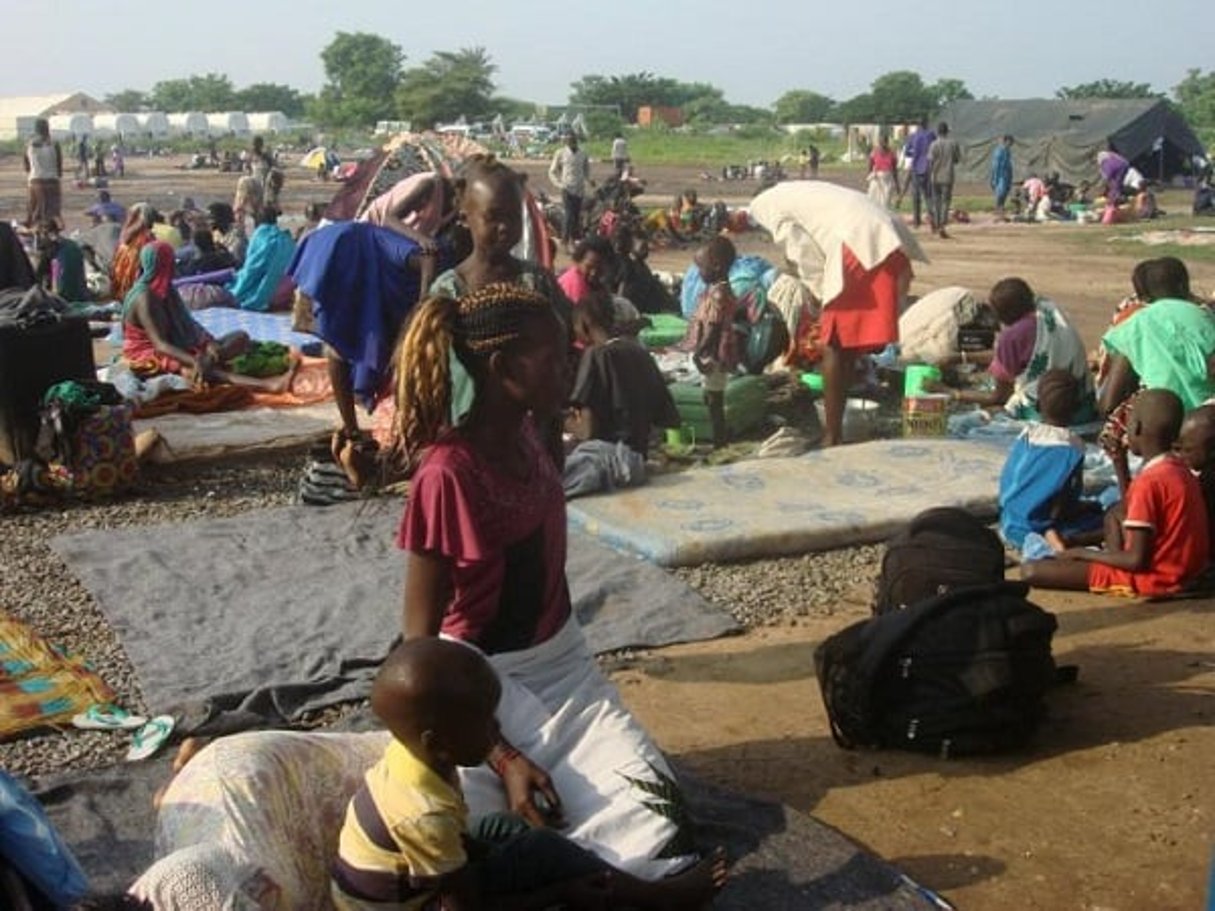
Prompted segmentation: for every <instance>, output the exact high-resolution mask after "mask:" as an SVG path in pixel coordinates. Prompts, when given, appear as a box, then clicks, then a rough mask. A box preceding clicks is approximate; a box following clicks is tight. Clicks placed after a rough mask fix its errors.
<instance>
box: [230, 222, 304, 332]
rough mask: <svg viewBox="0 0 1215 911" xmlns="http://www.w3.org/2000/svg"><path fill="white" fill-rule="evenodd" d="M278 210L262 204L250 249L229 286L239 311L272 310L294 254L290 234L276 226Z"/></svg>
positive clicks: (293, 244) (251, 238)
mask: <svg viewBox="0 0 1215 911" xmlns="http://www.w3.org/2000/svg"><path fill="white" fill-rule="evenodd" d="M278 214H279V213H278V209H276V208H274V206H264V207H263V208H262V209H261V210H260V212H259V214H258V218H257V228H256V229H255V230H254V232H253V236H252V237H250V238H249V250H248V252H247V253H246V254H245V261H244V262H243V263H242V264H241V267H240V271H239V272H237V273H236V278H234V279H233V280H232V284H230V285H229V286H228V290H229V291H231V292H232V296H233V297H234V298H236V302H237V305H238V306H239V307H240V308H241V309H242V310H257V311H261V312H265V311H267V310H270V309H272V305H273V303H274V300H275V296H276V292H277V291H278V286H279V282H281V281H282V280H283V277H284V276H285V275H286V274H287V267H288V266H290V265H291V258H292V257H293V256H294V255H295V241H293V240H292V239H291V234H290V233H289V232H288V231H285V230H283V229H282V228H280V227H279V226H278Z"/></svg>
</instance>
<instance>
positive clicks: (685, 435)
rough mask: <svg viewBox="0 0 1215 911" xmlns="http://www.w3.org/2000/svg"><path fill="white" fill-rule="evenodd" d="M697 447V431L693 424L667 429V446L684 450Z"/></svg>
mask: <svg viewBox="0 0 1215 911" xmlns="http://www.w3.org/2000/svg"><path fill="white" fill-rule="evenodd" d="M695 445H696V430H695V429H694V428H693V427H692V425H691V424H684V425H683V426H682V427H668V428H667V446H669V447H671V448H672V449H682V448H684V447H685V446H695Z"/></svg>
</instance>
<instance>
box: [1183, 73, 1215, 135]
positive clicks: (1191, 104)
mask: <svg viewBox="0 0 1215 911" xmlns="http://www.w3.org/2000/svg"><path fill="white" fill-rule="evenodd" d="M1173 91H1174V93H1175V94H1176V96H1177V103H1178V107H1180V108H1181V113H1182V114H1183V115H1184V116H1185V118H1186V120H1188V121H1189V122H1190V124H1191V125H1193V126H1195V127H1197V128H1198V129H1200V130H1210V129H1215V70H1212V71H1211V72H1209V73H1206V74H1203V72H1202V70H1199V69H1191V70H1187V71H1186V74H1185V79H1183V80H1181V82H1180V83H1179V84H1178V85H1177V87H1176V88H1175V89H1174V90H1173Z"/></svg>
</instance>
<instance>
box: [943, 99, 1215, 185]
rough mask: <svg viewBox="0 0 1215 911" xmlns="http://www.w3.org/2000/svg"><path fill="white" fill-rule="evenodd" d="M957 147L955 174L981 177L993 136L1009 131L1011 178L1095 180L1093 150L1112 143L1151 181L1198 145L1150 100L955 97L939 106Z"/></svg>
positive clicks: (1177, 167) (1197, 151) (1176, 169)
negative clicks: (1050, 176)
mask: <svg viewBox="0 0 1215 911" xmlns="http://www.w3.org/2000/svg"><path fill="white" fill-rule="evenodd" d="M940 119H941V120H943V121H945V122H946V123H948V124H949V129H950V132H951V134H952V135H953V137H954V138H955V139H957V140H958V142H959V143H960V144H961V146H962V162H961V164H960V165H959V176H961V177H963V178H968V179H972V180H983V181H986V180H987V178H988V175H989V174H990V172H991V155H992V151H993V150H994V148H995V145H996V142H997V141H998V140H999V139H1000V137H1001V136H1003V135H1004V134H1006V133H1007V134H1010V135H1012V137H1013V138H1014V140H1015V143H1014V144H1013V149H1012V153H1013V170H1014V173H1015V174H1016V176H1017V179H1018V180H1023V179H1024V178H1025V177H1027V176H1028V175H1029V174H1030V173H1036V174H1039V175H1046V174H1048V173H1050V172H1052V171H1058V172H1059V174H1060V176H1061V177H1062V178H1063V179H1064V180H1067V181H1072V182H1075V181H1079V180H1084V179H1090V180H1092V179H1096V177H1097V153H1098V152H1099V151H1101V150H1102V149H1104V148H1105V147H1106V144H1107V142H1110V141H1112V142H1113V143H1114V146H1115V147H1116V148H1117V150H1118V151H1119V153H1121V154H1122V155H1123V156H1125V157H1126V158H1127V159H1129V160H1130V162H1131V163H1132V164H1133V165H1134V166H1135V167H1136V168H1138V169H1139V170H1140V171H1142V172H1143V174H1144V175H1145V176H1146V177H1148V178H1150V179H1160V178H1170V177H1172V176H1173V175H1175V174H1179V173H1182V172H1183V171H1184V165H1185V164H1186V162H1187V161H1188V160H1189V158H1190V156H1192V155H1201V154H1203V148H1202V143H1201V142H1199V140H1198V137H1197V136H1195V135H1194V131H1193V130H1191V129H1190V127H1189V124H1187V123H1186V121H1185V118H1183V117H1182V116H1181V115H1180V114H1178V113H1177V112H1176V111H1174V110H1173V109H1172V108H1170V107H1169V105H1168V104H1167V103H1165V102H1164V101H1158V100H1155V99H1150V98H1146V99H1136V100H1129V99H1128V100H1112V99H1088V100H1078V101H1065V100H1052V99H1047V98H1032V99H1028V100H1021V101H955V102H953V103H952V104H950V105H947V106H946V107H945V109H944V110H943V111H942V112H941V116H940Z"/></svg>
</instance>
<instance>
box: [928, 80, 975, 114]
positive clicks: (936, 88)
mask: <svg viewBox="0 0 1215 911" xmlns="http://www.w3.org/2000/svg"><path fill="white" fill-rule="evenodd" d="M928 94H929V95H930V96H932V99H933V101H934V102H935V104H934V105H933V110H939V109H940V108H943V107H945V105H947V104H949V103H950V102H951V101H971V100H972V99H973V98H974V97H975V96H974V95H972V94H971V93H970V89H968V88H966V83H965V82H963V81H962V80H961V79H938V80H937V81H936V82H934V83H933V84H932V85H930V86H929V87H928ZM924 113H925V114H927V113H931V112H929V111H925V112H924Z"/></svg>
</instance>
